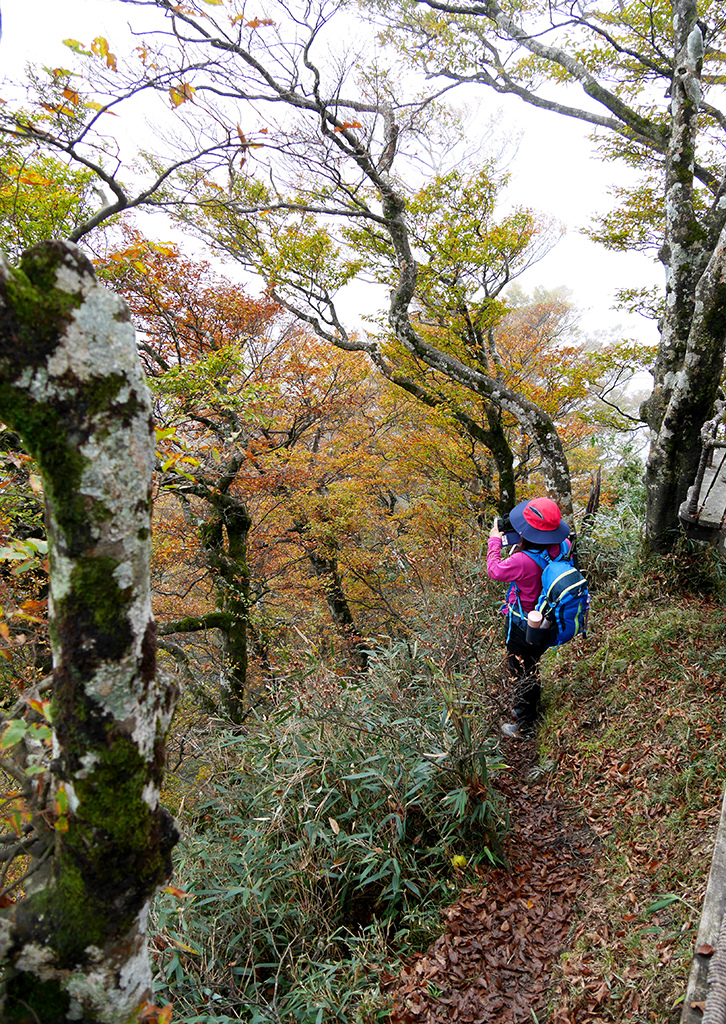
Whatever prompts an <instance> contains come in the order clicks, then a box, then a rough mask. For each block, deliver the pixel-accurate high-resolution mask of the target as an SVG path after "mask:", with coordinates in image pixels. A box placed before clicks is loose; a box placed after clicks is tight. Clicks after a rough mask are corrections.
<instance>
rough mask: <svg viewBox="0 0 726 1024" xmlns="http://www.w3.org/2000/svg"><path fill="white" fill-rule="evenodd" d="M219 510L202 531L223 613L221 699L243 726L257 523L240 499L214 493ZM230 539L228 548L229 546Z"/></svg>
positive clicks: (213, 498)
mask: <svg viewBox="0 0 726 1024" xmlns="http://www.w3.org/2000/svg"><path fill="white" fill-rule="evenodd" d="M209 500H210V501H211V502H212V505H213V507H214V511H213V513H212V516H211V517H210V519H209V520H208V521H207V522H206V523H205V524H204V526H203V528H202V543H203V545H204V550H205V552H206V555H207V561H208V563H209V567H210V569H211V570H212V575H213V577H214V581H215V586H216V589H217V595H216V603H217V608H219V609H220V610H221V611H222V612H223V613H224V616H223V620H222V621H223V623H224V624H223V625H220V629H221V633H222V668H221V672H220V687H219V695H220V700H221V704H222V708H223V710H224V712H225V714H226V715H227V716H228V717H229V719H230V721H232V722H234V723H236V724H239V723H240V722H242V721H243V719H244V716H245V710H246V704H247V661H248V652H247V625H248V617H249V597H250V580H249V569H248V566H247V534H248V533H249V530H250V526H251V525H252V520H251V519H250V515H249V512H248V511H247V509H246V508H245V506H244V504H243V502H242V501H240V499H239V498H235V497H234V496H233V495H230V494H226V493H217V492H213V493H212V496H211V497H210V499H209ZM225 534H226V537H227V543H226V547H225V539H224V538H225Z"/></svg>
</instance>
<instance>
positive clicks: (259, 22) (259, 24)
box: [231, 14, 275, 29]
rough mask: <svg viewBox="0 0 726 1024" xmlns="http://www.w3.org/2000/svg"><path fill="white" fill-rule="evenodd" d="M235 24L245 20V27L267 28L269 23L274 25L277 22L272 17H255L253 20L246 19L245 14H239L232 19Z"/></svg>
mask: <svg viewBox="0 0 726 1024" xmlns="http://www.w3.org/2000/svg"><path fill="white" fill-rule="evenodd" d="M231 21H232V24H233V25H237V24H239V22H241V21H242V22H244V26H245V28H252V29H257V28H266V27H267V26H269V25H274V24H275V22H274V21H273V20H272V19H271V18H253V19H252V21H245V16H244V14H238V15H237V16H236V17H234V18H232V19H231Z"/></svg>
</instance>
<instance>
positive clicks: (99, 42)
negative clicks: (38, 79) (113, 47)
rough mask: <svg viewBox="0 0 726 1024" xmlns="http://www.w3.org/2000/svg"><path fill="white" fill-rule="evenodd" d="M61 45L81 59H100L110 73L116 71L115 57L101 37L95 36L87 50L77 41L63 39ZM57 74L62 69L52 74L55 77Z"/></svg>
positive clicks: (105, 40)
mask: <svg viewBox="0 0 726 1024" xmlns="http://www.w3.org/2000/svg"><path fill="white" fill-rule="evenodd" d="M63 45H64V46H67V47H68V49H69V50H73V52H74V53H78V54H80V55H81V56H83V57H94V56H95V57H101V58H102V59H103V60H105V61H106V67H108V68H111V70H112V71H115V70H116V57H115V55H114V54H113V53H111V51H110V50H109V47H108V40H107V39H104V37H103V36H96V38H95V39H94V40H93V42H92V43H91V49H90V50H87V49H86V48H85V46H84V45H83V43H80V42H79V41H78V40H77V39H64V40H63ZM58 72H63V69H62V68H56V69H54V71H53V74H54V75H56V76H57V73H58Z"/></svg>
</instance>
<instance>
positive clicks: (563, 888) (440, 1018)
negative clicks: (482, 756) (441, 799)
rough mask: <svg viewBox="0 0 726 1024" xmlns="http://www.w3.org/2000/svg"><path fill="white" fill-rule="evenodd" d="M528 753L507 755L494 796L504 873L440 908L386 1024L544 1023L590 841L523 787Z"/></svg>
mask: <svg viewBox="0 0 726 1024" xmlns="http://www.w3.org/2000/svg"><path fill="white" fill-rule="evenodd" d="M532 747H533V745H532V744H522V745H517V747H516V750H512V751H511V752H510V755H509V760H510V764H511V765H512V769H513V771H512V773H511V775H510V776H509V777H508V778H507V779H506V780H505V781H503V782H502V783H501V784H500V787H499V788H500V789H501V790H502V792H503V795H504V796H505V799H506V802H507V805H508V807H509V809H510V814H511V830H510V833H509V835H508V836H507V839H506V843H505V853H506V855H507V858H508V860H509V864H510V869H511V870H510V871H509V872H508V871H505V870H504V869H503V868H500V869H497V870H495V871H489V872H487V873H486V874H485V875H484V876H483V885H482V886H476V887H471V888H468V889H467V890H466V891H465V892H464V894H463V895H462V897H461V898H460V899H459V900H457V901H456V903H454V904H453V905H452V906H450V907H449V908H447V910H446V911H445V914H444V923H445V930H444V932H443V934H442V935H441V936H440V937H439V938H438V939H437V940H436V942H435V943H434V944H433V946H432V947H431V948H430V949H429V950H428V951H427V952H426V953H424V954H421V955H419V956H417V957H415V958H414V959H412V960H411V961H410V963H409V964H408V965H407V967H406V968H405V969H404V970H403V971H402V973H401V975H400V976H399V977H398V978H396V979H395V980H392V982H391V985H392V989H393V992H394V1006H393V1012H392V1015H391V1018H390V1019H391V1021H392V1022H393V1024H419V1022H420V1024H439V1022H441V1024H444V1022H450V1021H460V1022H462V1024H465V1022H466V1024H469V1022H471V1024H488V1022H490V1021H491V1022H493V1021H498V1022H510V1021H511V1022H519V1021H534V1020H536V1019H537V1017H536V1016H534V1015H540V1014H543V1013H544V1011H545V1008H546V1006H547V1003H548V991H549V989H550V986H551V984H552V980H553V978H552V968H553V966H554V964H555V963H556V960H557V957H558V955H559V953H560V952H561V949H562V946H563V944H564V942H565V940H566V938H567V936H568V933H569V932H570V930H571V926H572V911H573V907H574V903H575V901H576V900H578V899H579V898H582V897H583V895H585V894H586V890H587V888H588V883H589V880H590V865H589V861H590V859H591V858H592V856H593V854H594V853H595V850H596V846H597V838H596V836H595V835H594V833H593V832H592V831H591V830H590V829H589V828H588V827H587V826H584V827H583V825H582V824H580V823H578V821H577V820H576V819H575V818H574V816H573V811H572V809H571V808H568V807H567V806H566V805H565V804H564V803H563V802H562V801H561V800H559V799H558V798H557V797H555V796H553V795H552V794H551V793H550V792H548V789H547V786H546V784H545V783H538V782H532V781H530V780H529V778H528V776H529V772H530V770H531V768H532V763H533V762H532V756H533V753H534V751H533V749H532Z"/></svg>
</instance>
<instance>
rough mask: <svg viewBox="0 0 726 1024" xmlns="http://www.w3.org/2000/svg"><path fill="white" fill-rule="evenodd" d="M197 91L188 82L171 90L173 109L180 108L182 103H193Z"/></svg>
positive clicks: (174, 86)
mask: <svg viewBox="0 0 726 1024" xmlns="http://www.w3.org/2000/svg"><path fill="white" fill-rule="evenodd" d="M195 92H196V89H195V88H194V86H192V85H189V83H188V82H180V83H179V84H178V85H173V86H172V87H171V88H170V89H169V100H170V101H171V105H172V108H176V107H180V106H181V105H182V103H192V102H193V101H194V93H195Z"/></svg>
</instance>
